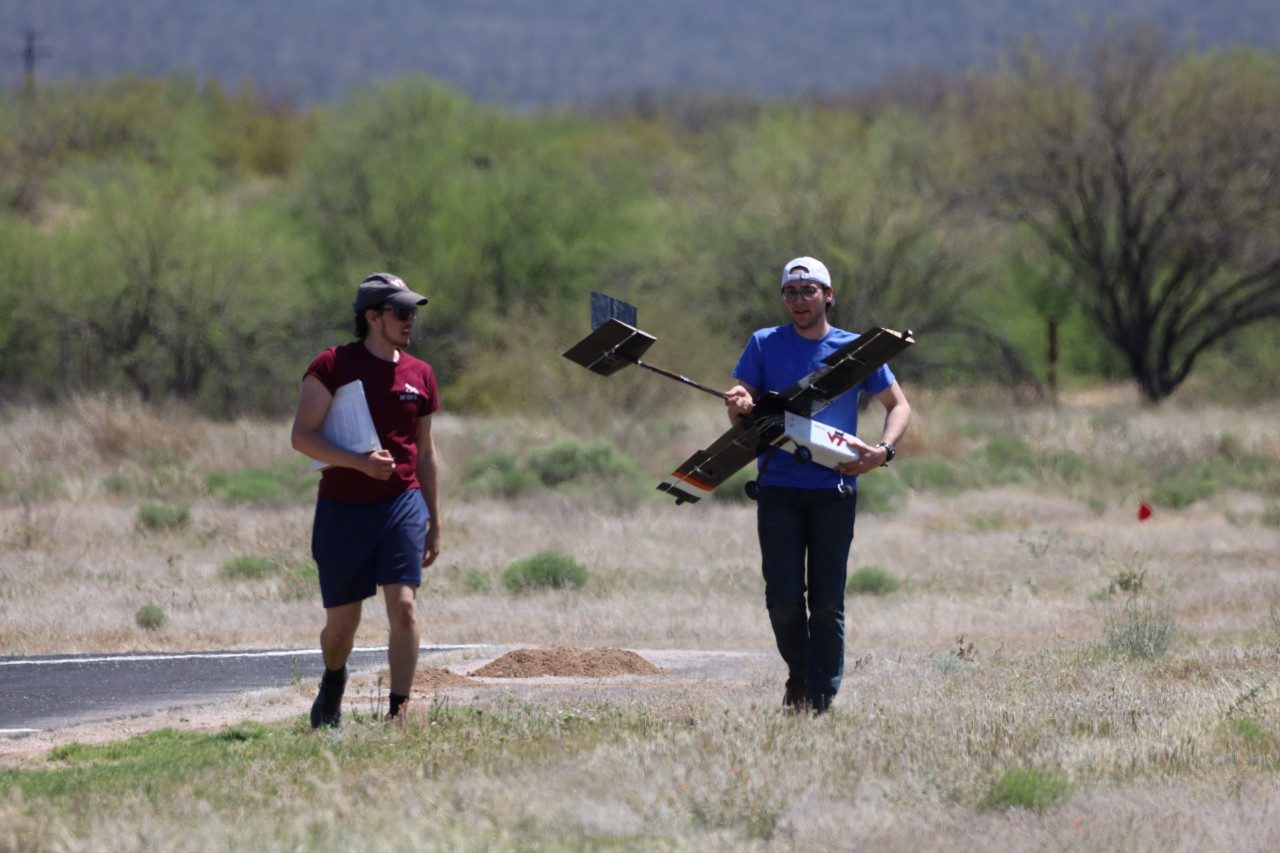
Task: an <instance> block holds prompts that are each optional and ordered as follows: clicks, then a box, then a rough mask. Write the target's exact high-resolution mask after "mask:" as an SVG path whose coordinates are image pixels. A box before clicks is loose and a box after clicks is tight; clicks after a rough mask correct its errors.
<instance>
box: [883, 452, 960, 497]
mask: <svg viewBox="0 0 1280 853" xmlns="http://www.w3.org/2000/svg"><path fill="white" fill-rule="evenodd" d="M894 467H895V469H896V470H897V472H898V476H899V477H900V478H901V479H902V482H903V484H904V485H905V486H907V488H910V489H918V490H921V491H925V490H934V491H940V492H955V491H959V489H960V488H961V484H962V482H963V480H962V477H961V474H960V469H959V467H958V466H957V465H956V464H955V463H954V462H949V461H947V460H946V459H930V458H923V459H903V460H902V461H901V462H898V463H895V465H894Z"/></svg>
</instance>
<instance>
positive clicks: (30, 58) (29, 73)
mask: <svg viewBox="0 0 1280 853" xmlns="http://www.w3.org/2000/svg"><path fill="white" fill-rule="evenodd" d="M37 40H38V37H37V36H36V31H35V30H33V29H31V28H30V27H28V28H27V32H26V35H25V37H24V38H23V44H22V87H23V88H22V91H23V94H24V95H25V96H26V98H27V100H31V99H32V98H34V97H35V94H36V60H38V59H43V58H44V57H46V56H51V55H53V48H50V47H46V46H44V45H38V44H36V42H37Z"/></svg>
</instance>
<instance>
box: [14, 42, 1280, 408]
mask: <svg viewBox="0 0 1280 853" xmlns="http://www.w3.org/2000/svg"><path fill="white" fill-rule="evenodd" d="M902 82H903V85H899V86H896V87H887V88H882V89H878V90H875V91H864V92H863V93H862V94H860V95H858V96H856V97H854V96H850V97H839V98H838V97H834V96H811V97H806V98H788V99H782V100H757V99H753V98H747V97H741V98H739V97H734V98H727V97H719V96H695V95H686V96H681V95H664V96H655V95H643V96H636V97H634V98H615V99H612V100H611V101H609V103H608V104H607V106H600V107H598V108H594V109H586V108H583V109H567V108H562V109H556V110H544V111H535V112H515V111H511V110H508V109H503V108H498V107H495V106H491V105H485V104H482V103H479V102H476V101H473V100H471V99H470V98H468V97H466V96H464V95H462V94H460V93H459V92H457V91H454V90H451V89H448V88H445V87H443V86H441V85H440V84H439V83H437V82H435V81H433V80H432V79H429V78H427V77H406V78H402V79H398V80H395V81H392V82H388V83H385V84H381V85H378V86H376V87H372V88H367V89H363V90H359V91H356V92H354V93H353V94H351V95H349V96H348V97H346V98H345V99H344V100H342V101H339V102H336V103H332V104H329V105H326V106H323V107H319V106H317V107H308V108H299V107H293V106H289V105H286V104H283V103H281V102H279V101H277V100H275V99H272V98H268V97H263V96H261V95H260V94H259V93H257V92H256V91H255V90H254V89H253V87H252V86H251V85H249V84H247V83H246V84H245V85H243V86H241V87H240V88H239V89H237V90H234V91H228V90H227V89H226V88H224V87H223V86H222V85H221V84H219V83H217V82H214V81H201V80H198V79H196V78H194V77H192V76H183V75H175V76H169V77H165V78H160V79H157V78H141V77H132V76H121V77H116V78H113V79H109V80H105V81H98V82H79V83H57V84H47V85H46V84H40V85H37V86H34V87H30V88H21V89H15V90H12V91H8V92H5V93H3V95H0V399H4V400H8V401H21V400H32V401H35V400H58V399H63V398H65V397H67V396H68V395H71V394H76V393H80V392H86V391H92V392H108V393H111V394H120V395H125V396H136V397H137V398H140V399H142V400H144V401H155V400H173V399H178V400H183V401H187V402H189V403H190V404H191V405H193V406H194V407H196V408H197V409H198V410H199V411H201V412H203V413H205V414H208V415H211V416H214V417H223V418H232V417H237V416H241V415H245V414H265V415H279V414H281V413H284V412H287V411H291V410H292V407H293V405H294V402H295V389H296V387H297V383H298V381H299V378H300V376H301V373H302V371H303V369H304V368H305V366H306V364H307V363H308V361H309V359H310V358H311V357H312V356H313V355H314V354H315V353H316V352H317V351H318V350H319V349H321V348H322V347H324V346H327V345H331V344H334V343H340V342H343V341H345V340H348V339H349V338H350V334H351V330H350V327H351V317H350V313H351V312H350V303H351V299H352V295H353V292H354V287H355V284H356V282H357V281H358V280H359V279H360V278H361V277H363V276H364V275H365V274H367V273H368V272H371V271H374V270H389V271H392V272H395V273H397V274H398V275H401V276H402V277H403V278H404V279H405V280H406V281H407V282H408V283H409V284H410V286H411V287H413V288H415V289H416V290H419V291H421V292H423V293H425V294H427V295H428V296H429V297H430V298H431V303H430V304H429V305H428V306H427V307H426V308H425V309H424V310H423V312H422V313H421V315H420V320H419V326H418V332H417V333H416V340H415V343H414V345H413V350H414V352H416V353H417V354H418V355H420V356H422V357H425V358H427V359H428V360H429V361H431V362H432V363H433V364H434V365H435V366H436V369H437V372H438V374H439V376H440V379H441V382H442V386H443V391H444V396H445V404H446V406H448V407H449V408H450V409H451V410H452V411H458V412H491V411H504V412H511V411H526V412H547V411H554V410H557V409H566V408H574V407H575V406H578V407H580V406H581V405H582V401H583V400H584V399H585V398H587V397H589V396H591V395H596V394H604V395H608V399H609V403H610V405H611V406H613V407H621V408H622V409H624V410H631V411H638V410H651V409H653V408H655V407H662V406H666V405H673V403H671V402H670V400H671V399H672V398H673V396H675V395H673V394H672V393H671V391H670V390H669V389H668V388H666V387H660V386H663V385H664V383H656V382H649V381H646V380H645V379H639V380H636V379H635V377H631V376H629V375H626V374H624V375H622V376H619V377H617V378H615V379H613V380H610V383H608V388H605V387H604V383H597V382H594V381H593V377H590V376H587V375H586V374H584V373H582V372H581V370H580V369H579V368H576V367H574V366H573V365H571V364H569V363H568V362H567V361H565V360H564V359H561V358H560V353H561V352H563V350H565V349H566V348H567V347H568V346H569V345H571V344H572V343H573V342H574V341H576V340H577V339H578V338H579V337H581V336H582V335H583V334H585V333H586V332H587V331H588V294H589V293H590V291H592V290H601V291H605V292H608V293H610V294H612V295H614V296H617V297H620V298H622V299H625V300H627V301H630V302H632V303H634V304H636V305H638V306H639V309H640V325H641V326H642V327H644V328H646V329H647V330H649V331H651V332H652V333H654V334H656V335H657V336H658V338H659V342H658V344H657V345H656V346H655V348H654V349H653V350H652V351H651V353H650V356H651V357H652V358H653V361H654V362H655V363H657V364H660V365H663V366H669V367H675V368H678V369H680V370H681V371H682V372H685V373H687V374H689V375H691V376H694V377H696V378H699V379H701V380H702V381H704V382H708V383H710V384H719V385H727V384H728V374H729V371H730V370H731V368H732V366H733V364H734V361H735V359H736V357H737V354H738V352H739V351H740V348H741V346H742V344H743V342H744V341H745V339H746V336H747V335H748V334H749V333H750V332H751V331H752V330H753V329H755V328H758V327H760V326H764V325H774V324H777V323H780V322H783V321H784V320H785V314H784V312H783V310H782V308H781V307H780V303H779V302H778V300H777V295H776V294H777V276H778V273H779V270H780V266H781V264H782V263H783V262H784V261H785V260H786V259H788V258H790V257H793V256H795V255H798V254H812V255H815V256H817V257H820V258H822V259H823V260H825V261H826V262H827V265H828V266H829V267H830V269H831V271H832V274H833V277H834V279H835V282H836V292H837V299H838V306H837V312H836V316H835V320H836V323H837V324H838V325H841V326H845V327H848V328H851V329H853V330H862V329H865V328H867V327H870V326H873V325H886V326H890V327H894V328H899V329H901V328H910V329H913V330H914V331H915V332H916V333H917V337H918V338H919V340H920V342H921V345H920V346H918V347H916V348H915V349H914V350H913V351H912V352H911V353H908V354H907V355H905V356H904V357H903V358H902V359H901V361H900V362H897V363H895V368H896V369H897V370H898V372H899V373H900V374H901V375H902V376H903V377H904V380H905V381H909V382H911V383H913V384H922V385H933V386H947V387H954V386H956V385H961V386H972V387H975V388H979V387H981V388H989V387H990V386H993V385H995V386H999V387H1002V388H1006V389H1008V390H1009V391H1010V392H1011V393H1013V394H1016V395H1019V396H1022V397H1040V398H1043V397H1045V396H1046V395H1047V394H1048V393H1049V392H1050V390H1051V387H1050V374H1049V369H1048V367H1049V366H1048V360H1047V359H1048V356H1047V352H1048V343H1047V334H1048V329H1049V326H1050V324H1051V323H1052V324H1053V325H1054V326H1055V327H1056V329H1057V335H1058V340H1059V351H1060V353H1061V362H1060V364H1059V366H1058V370H1057V377H1056V378H1057V380H1058V382H1059V383H1060V384H1061V386H1062V387H1063V388H1065V389H1071V388H1077V387H1081V386H1086V385H1090V384H1093V383H1097V382H1101V381H1116V380H1122V381H1125V382H1130V381H1132V382H1136V383H1137V385H1138V387H1139V388H1140V389H1141V391H1142V393H1143V395H1144V396H1145V398H1146V399H1148V400H1149V401H1151V402H1158V401H1160V400H1162V399H1164V398H1166V397H1167V396H1169V395H1171V394H1173V393H1175V392H1177V393H1194V394H1198V395H1202V396H1203V397H1204V398H1207V399H1216V400H1220V401H1222V402H1240V401H1247V400H1255V399H1258V398H1260V397H1274V396H1275V395H1276V394H1277V393H1278V392H1280V346H1277V345H1278V344H1280V323H1278V322H1277V319H1276V318H1277V316H1280V56H1278V55H1277V54H1275V53H1266V52H1262V51H1257V50H1251V49H1235V50H1230V51H1218V52H1213V53H1197V52H1189V51H1183V50H1177V49H1173V48H1171V47H1170V46H1169V45H1168V43H1166V42H1164V41H1163V40H1162V39H1160V38H1159V37H1158V36H1157V35H1155V34H1153V33H1152V32H1150V31H1146V30H1134V29H1117V30H1113V31H1110V32H1108V33H1106V34H1104V35H1101V36H1099V38H1098V39H1097V41H1096V43H1095V44H1094V45H1093V46H1092V48H1091V49H1090V51H1089V52H1088V54H1087V55H1086V56H1083V57H1080V58H1077V59H1076V60H1072V61H1067V60H1062V59H1055V58H1051V57H1047V56H1045V55H1042V54H1038V53H1036V52H1034V51H1032V50H1030V49H1024V50H1020V51H1018V52H1017V53H1015V54H1013V55H1011V56H1010V57H1009V58H1008V61H1007V62H1005V63H1003V64H1002V65H1001V66H1000V67H999V68H998V69H997V70H991V71H981V72H978V71H975V72H971V73H969V74H967V75H964V76H956V77H954V78H951V79H947V78H942V77H936V76H930V77H929V78H928V79H927V81H925V80H923V79H922V80H919V81H917V82H918V84H919V85H916V86H913V85H908V83H909V82H910V81H905V80H904V81H902ZM632 380H635V381H632Z"/></svg>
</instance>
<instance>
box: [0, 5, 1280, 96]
mask: <svg viewBox="0 0 1280 853" xmlns="http://www.w3.org/2000/svg"><path fill="white" fill-rule="evenodd" d="M1116 20H1140V21H1144V22H1148V23H1151V24H1153V25H1155V26H1157V27H1160V28H1161V29H1163V30H1165V31H1167V32H1168V33H1169V34H1170V35H1171V36H1172V37H1173V38H1174V39H1175V40H1177V41H1179V42H1182V43H1185V44H1187V45H1189V46H1196V47H1201V48H1203V47H1221V46H1228V45H1239V44H1252V45H1258V46H1262V47H1265V48H1269V49H1274V48H1275V47H1276V46H1277V45H1280V2H1278V0H1071V2H1054V1H1053V0H844V2H841V1H840V0H793V2H777V0H637V1H636V2H608V0H0V55H3V56H4V57H5V60H4V64H3V65H2V66H0V82H2V83H4V84H8V85H13V84H16V83H17V82H18V81H20V80H21V77H22V59H21V49H22V38H23V33H24V31H25V30H26V29H27V28H32V29H34V30H35V31H36V32H37V33H38V35H39V39H40V42H39V43H40V44H41V45H43V46H46V47H47V48H48V49H49V51H50V52H49V54H48V55H47V56H44V57H41V58H40V59H39V61H38V64H37V73H38V76H39V77H40V78H41V79H57V78H62V79H66V78H77V77H98V76H107V75H113V74H117V73H119V72H123V71H132V72H138V73H142V74H160V73H167V72H171V71H175V70H187V71H192V72H194V73H196V74H197V75H199V76H200V77H202V78H204V77H216V78H218V79H219V80H221V81H223V82H224V83H226V84H227V85H229V86H231V87H235V86H237V85H238V84H239V83H240V81H241V80H243V79H244V78H246V77H248V78H252V79H253V80H254V81H255V82H256V83H257V84H258V86H259V88H260V89H261V90H263V91H265V92H268V93H274V94H276V95H279V96H283V97H287V98H290V99H291V100H294V101H296V102H299V103H311V102H316V101H330V100H333V99H335V98H338V97H340V96H341V95H343V94H344V93H346V92H347V91H349V90H350V89H352V88H353V87H356V86H359V85H361V84H365V83H369V82H372V81H376V80H381V79H385V78H389V77H395V76H400V75H404V74H408V73H412V72H426V73H427V74H430V75H432V76H434V77H436V78H438V79H441V80H443V81H445V82H447V83H449V84H451V85H453V86H455V87H457V88H458V89H461V90H462V91H464V92H466V93H468V94H470V95H472V96H473V97H476V98H478V99H481V100H485V101H490V102H494V103H500V104H507V105H511V106H516V107H530V106H538V105H553V104H565V103H579V104H580V103H584V102H591V101H597V100H600V99H602V98H606V97H609V96H613V95H619V94H625V93H631V92H635V91H638V90H661V91H669V90H686V91H698V92H707V91H714V92H732V93H747V94H756V95H763V96H776V95H784V94H796V93H805V92H824V93H826V92H848V91H854V90H857V89H860V88H863V87H866V86H867V85H869V84H871V83H873V82H877V81H881V80H883V79H885V78H886V76H888V75H891V74H893V73H894V72H896V71H900V70H904V69H920V68H929V69H935V70H938V71H943V72H950V71H954V70H958V69H962V68H966V67H969V66H973V65H984V64H990V63H991V62H993V61H994V58H995V57H997V56H998V55H999V54H1000V53H1001V52H1002V51H1003V50H1005V49H1007V48H1008V47H1009V46H1011V45H1013V44H1016V43H1018V42H1019V41H1021V40H1022V39H1024V38H1027V37H1035V38H1037V39H1039V40H1040V41H1041V42H1042V43H1043V44H1044V45H1045V46H1046V47H1048V48H1049V49H1053V50H1069V49H1070V48H1071V47H1072V46H1073V45H1075V44H1077V43H1079V42H1080V41H1081V40H1082V39H1083V38H1084V37H1085V34H1086V33H1087V32H1088V31H1089V30H1090V29H1091V28H1096V27H1098V26H1100V25H1103V24H1106V23H1108V22H1111V21H1116ZM6 42H7V43H8V45H9V49H8V50H5V49H4V44H5V43H6Z"/></svg>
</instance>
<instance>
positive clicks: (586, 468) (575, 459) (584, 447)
mask: <svg viewBox="0 0 1280 853" xmlns="http://www.w3.org/2000/svg"><path fill="white" fill-rule="evenodd" d="M525 464H526V466H527V467H528V469H529V471H531V472H532V473H533V475H534V476H536V477H537V478H538V479H539V480H540V481H541V482H542V484H543V485H545V486H559V485H561V484H562V483H568V482H571V481H573V480H578V479H588V478H604V479H623V480H640V479H642V478H643V474H642V472H641V471H640V469H639V468H638V467H637V466H636V464H635V463H634V462H632V461H631V460H630V459H628V458H627V457H625V456H623V455H622V454H621V453H619V452H618V450H617V448H615V447H614V446H613V445H612V444H610V443H609V442H607V441H597V442H582V441H574V440H569V441H557V442H555V443H554V444H548V445H544V446H542V447H537V448H534V449H533V450H531V451H529V455H528V457H527V458H526V460H525Z"/></svg>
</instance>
